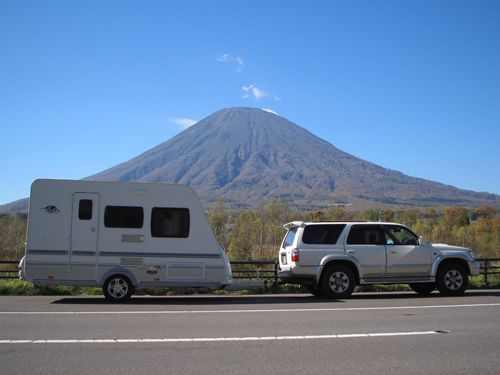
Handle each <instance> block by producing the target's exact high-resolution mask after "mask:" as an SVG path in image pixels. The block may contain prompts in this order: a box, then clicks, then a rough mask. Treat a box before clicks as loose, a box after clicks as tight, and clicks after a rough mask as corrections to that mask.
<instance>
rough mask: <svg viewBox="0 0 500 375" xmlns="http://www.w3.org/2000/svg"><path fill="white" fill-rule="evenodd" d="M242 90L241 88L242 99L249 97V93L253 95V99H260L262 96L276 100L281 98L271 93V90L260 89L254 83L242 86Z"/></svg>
mask: <svg viewBox="0 0 500 375" xmlns="http://www.w3.org/2000/svg"><path fill="white" fill-rule="evenodd" d="M242 90H243V95H242V98H243V99H248V98H249V97H250V95H253V97H254V98H255V100H261V99H264V98H272V99H274V100H276V101H280V100H281V97H280V96H278V95H276V94H273V93H272V92H269V91H265V90H262V89H260V88H258V87H257V85H256V84H251V85H248V86H243V87H242Z"/></svg>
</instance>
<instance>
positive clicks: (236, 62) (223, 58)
mask: <svg viewBox="0 0 500 375" xmlns="http://www.w3.org/2000/svg"><path fill="white" fill-rule="evenodd" d="M217 61H219V62H221V63H229V64H231V65H233V66H234V67H235V69H236V71H237V72H241V71H242V70H243V68H244V67H245V62H244V61H243V59H242V58H241V57H239V56H231V55H230V54H228V53H224V54H222V55H220V56H219V57H217Z"/></svg>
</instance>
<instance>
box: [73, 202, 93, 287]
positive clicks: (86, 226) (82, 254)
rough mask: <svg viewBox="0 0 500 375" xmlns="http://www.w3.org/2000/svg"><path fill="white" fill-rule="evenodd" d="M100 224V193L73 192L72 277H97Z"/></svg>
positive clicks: (88, 278)
mask: <svg viewBox="0 0 500 375" xmlns="http://www.w3.org/2000/svg"><path fill="white" fill-rule="evenodd" d="M98 224H99V194H95V193H75V194H73V213H72V219H71V249H70V255H69V276H70V278H72V279H74V278H76V279H87V280H90V279H95V275H96V269H97V234H98V228H99V226H98Z"/></svg>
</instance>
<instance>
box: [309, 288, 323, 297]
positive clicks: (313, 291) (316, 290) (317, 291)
mask: <svg viewBox="0 0 500 375" xmlns="http://www.w3.org/2000/svg"><path fill="white" fill-rule="evenodd" d="M305 288H306V289H307V291H308V292H309V293H311V294H312V295H313V296H314V297H324V295H323V292H322V291H321V289H320V288H319V287H317V286H306V287H305Z"/></svg>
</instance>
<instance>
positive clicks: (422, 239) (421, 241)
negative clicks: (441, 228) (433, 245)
mask: <svg viewBox="0 0 500 375" xmlns="http://www.w3.org/2000/svg"><path fill="white" fill-rule="evenodd" d="M418 244H419V245H420V246H425V245H427V242H425V241H424V237H422V236H419V237H418Z"/></svg>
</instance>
